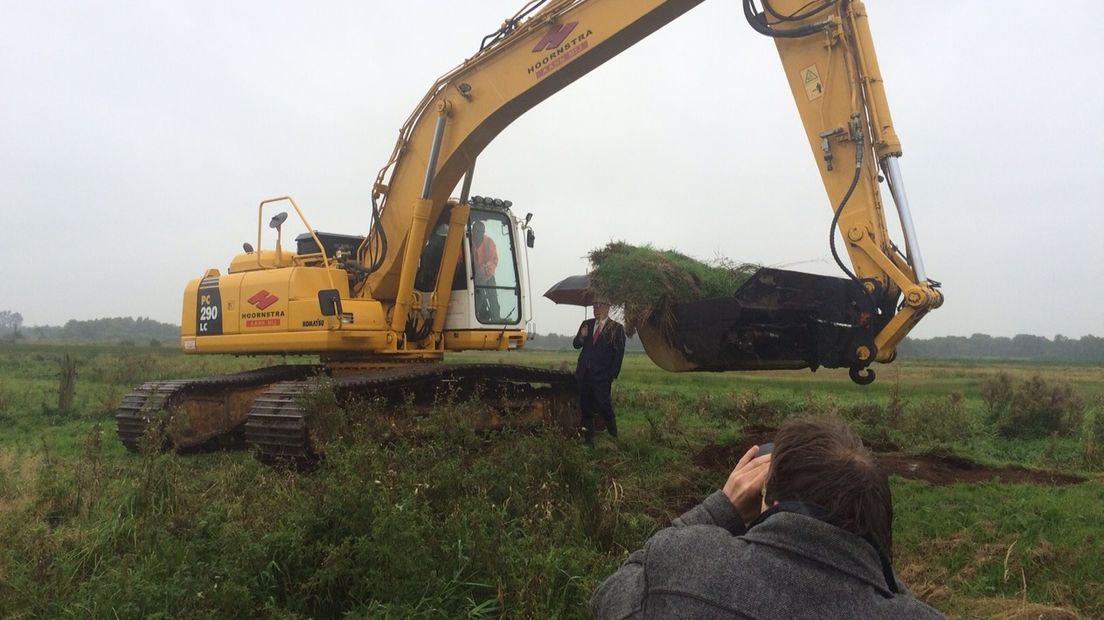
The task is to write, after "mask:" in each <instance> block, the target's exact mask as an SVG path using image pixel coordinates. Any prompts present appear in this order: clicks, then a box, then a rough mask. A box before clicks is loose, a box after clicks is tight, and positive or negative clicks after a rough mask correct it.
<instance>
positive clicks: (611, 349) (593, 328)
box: [572, 299, 625, 444]
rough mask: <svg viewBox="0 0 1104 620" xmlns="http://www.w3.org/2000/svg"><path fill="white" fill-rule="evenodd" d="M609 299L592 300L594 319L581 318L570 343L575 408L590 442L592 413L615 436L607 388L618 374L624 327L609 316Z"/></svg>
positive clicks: (623, 340)
mask: <svg viewBox="0 0 1104 620" xmlns="http://www.w3.org/2000/svg"><path fill="white" fill-rule="evenodd" d="M609 308H610V307H609V302H607V301H606V300H604V299H601V300H598V301H596V302H594V318H593V319H587V320H585V321H583V324H582V325H580V326H579V333H577V334H576V335H575V340H574V341H572V345H573V346H574V347H575V348H576V349H582V350H581V351H579V363H578V364H577V365H576V366H575V380H576V382H577V383H578V385H579V408H580V409H582V412H583V420H582V425H583V437H584V438H585V439H586V442H587V444H592V443H594V415H595V414H598V415H600V416H602V419H603V420H605V422H606V430H607V431H609V434H610V435H611V436H613V437H617V420H616V418H614V415H613V403H612V402H611V401H610V388H611V387H612V384H613V380H614V379H616V378H617V375H619V374H621V360H622V358H624V357H625V328H624V327H622V326H621V324H620V323H618V322H617V321H614V320H613V319H611V318H609Z"/></svg>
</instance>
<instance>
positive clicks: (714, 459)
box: [692, 426, 1085, 486]
mask: <svg viewBox="0 0 1104 620" xmlns="http://www.w3.org/2000/svg"><path fill="white" fill-rule="evenodd" d="M774 430H775V429H773V428H768V427H758V426H756V427H749V428H747V429H746V430H745V432H744V435H743V437H741V438H740V439H739V440H737V441H735V442H733V443H730V444H727V445H709V446H706V447H704V448H702V449H701V451H699V452H698V453H697V454H695V455H694V456H693V458H692V461H693V463H694V464H695V465H697V466H698V467H701V468H702V469H705V470H707V471H714V470H715V471H722V472H725V473H727V472H729V471H731V470H732V468H733V467H735V466H736V463H737V462H738V461H739V460H740V457H742V456H743V455H744V453H745V452H747V450H748V449H749V448H751V446H753V445H757V444H760V443H764V442H767V441H771V440H772V438H773V437H774ZM876 454H877V457H878V462H879V463H880V464H881V465H882V467H884V468H885V469H886V471H888V472H889V473H890V474H897V475H898V476H901V477H902V478H910V479H913V480H923V481H925V482H930V483H931V484H935V485H944V484H954V483H958V482H987V481H990V480H999V481H1000V482H1019V483H1026V484H1038V485H1044V486H1063V485H1069V484H1078V483H1081V482H1084V481H1085V479H1084V478H1082V477H1080V476H1075V475H1073V474H1065V473H1059V472H1053V471H1044V470H1036V469H1027V468H1024V467H1019V466H1007V467H989V466H986V465H982V464H980V463H976V462H974V461H971V460H970V459H967V458H963V457H960V456H954V455H945V454H938V455H937V454H901V453H899V452H876Z"/></svg>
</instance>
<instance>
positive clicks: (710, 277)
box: [590, 241, 759, 336]
mask: <svg viewBox="0 0 1104 620" xmlns="http://www.w3.org/2000/svg"><path fill="white" fill-rule="evenodd" d="M590 263H591V265H592V267H593V269H592V270H591V272H590V283H591V284H590V285H591V288H592V289H593V290H594V292H595V293H596V295H597V296H599V297H603V298H606V299H609V300H610V302H611V303H613V304H614V305H619V306H621V307H622V308H623V310H624V323H625V331H626V333H627V334H628V335H630V336H632V335H633V334H635V333H636V330H637V328H639V327H640V326H641V325H643V324H644V323H646V322H648V321H649V320H652V322H653V323H654V324H656V325H657V326H658V327H659V329H660V331H661V332H662V333H663V334H665V335H667V334H669V333H671V329H672V327H673V326H672V324H671V321H672V314H671V307H672V306H673V305H674V304H676V303H680V302H687V301H697V300H700V299H712V298H715V297H730V296H732V295H733V294H734V293H735V292H736V289H738V288H740V285H742V284H743V283H744V282H746V281H747V280H748V279H749V278H750V277H751V276H752V275H753V274H754V273H755V272H756V271H757V270H758V269H759V265H756V264H752V263H737V262H735V261H732V260H729V259H727V258H723V257H719V258H716V259H714V260H713V261H711V262H708V263H707V262H703V261H700V260H697V259H695V258H691V257H689V256H687V255H685V254H682V253H679V252H676V251H674V250H658V249H656V248H653V247H651V246H650V245H644V246H635V245H630V244H628V243H624V242H621V241H614V242H611V243H609V244H608V245H606V246H605V247H603V248H600V249H597V250H594V251H592V252H591V253H590Z"/></svg>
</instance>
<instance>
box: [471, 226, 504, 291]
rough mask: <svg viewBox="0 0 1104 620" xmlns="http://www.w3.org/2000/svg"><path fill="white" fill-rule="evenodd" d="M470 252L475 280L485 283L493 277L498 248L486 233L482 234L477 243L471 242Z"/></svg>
mask: <svg viewBox="0 0 1104 620" xmlns="http://www.w3.org/2000/svg"><path fill="white" fill-rule="evenodd" d="M472 254H473V255H474V256H473V258H474V259H475V260H474V261H473V263H474V269H475V282H476V283H477V284H486V283H487V282H490V280H491V278H493V277H494V274H495V269H497V268H498V249H497V248H495V243H494V241H492V240H491V238H490V237H488V236H487V235H483V242H482V243H480V244H479V245H475V244H472Z"/></svg>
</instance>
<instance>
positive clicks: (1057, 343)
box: [0, 310, 1104, 362]
mask: <svg viewBox="0 0 1104 620" xmlns="http://www.w3.org/2000/svg"><path fill="white" fill-rule="evenodd" d="M179 338H180V326H179V325H173V324H171V323H162V322H160V321H155V320H153V319H150V318H146V317H137V318H134V317H111V318H103V319H92V320H89V321H77V320H71V321H68V322H67V323H65V325H61V326H50V325H39V326H32V327H24V326H23V316H22V315H20V314H19V313H18V312H13V311H11V310H0V341H6V342H12V341H16V340H27V341H32V342H33V341H38V342H74V343H119V344H142V345H145V344H154V343H155V342H156V343H157V344H166V345H169V346H175V345H176V342H177V341H178V340H179ZM573 338H574V334H571V335H562V334H551V333H550V334H537V335H536V336H535V337H533V338H532V339H530V340H529V342H528V344H527V345H526V347H527V348H530V349H537V350H551V351H571V350H573V347H572V346H571V341H572V339H573ZM625 349H626V350H628V351H643V350H644V347H643V345H641V344H640V340H639V339H637V338H629V339H628V340H627V341H626V343H625ZM898 352H899V353H900V354H901V355H902V356H904V357H912V358H945V359H946V358H965V359H986V358H988V359H1022V360H1036V361H1065V362H1104V338H1101V337H1099V336H1092V335H1089V336H1083V337H1081V338H1067V337H1065V336H1062V335H1058V336H1055V337H1054V339H1050V338H1045V337H1043V336H1033V335H1030V334H1017V335H1016V336H1013V337H1011V338H1009V337H1007V336H990V335H988V334H974V335H972V336H969V337H966V336H937V337H935V338H928V339H915V338H908V339H906V340H905V341H904V342H902V343H901V344H900V346H899V347H898Z"/></svg>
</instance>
